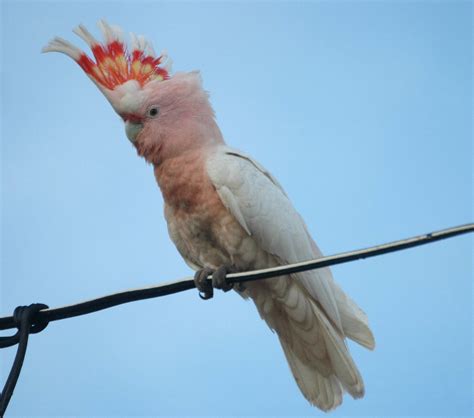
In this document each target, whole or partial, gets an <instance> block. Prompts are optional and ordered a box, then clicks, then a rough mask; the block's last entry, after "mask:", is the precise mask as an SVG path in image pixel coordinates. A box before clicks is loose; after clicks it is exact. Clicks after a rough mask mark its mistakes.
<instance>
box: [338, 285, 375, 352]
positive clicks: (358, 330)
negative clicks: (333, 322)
mask: <svg viewBox="0 0 474 418" xmlns="http://www.w3.org/2000/svg"><path fill="white" fill-rule="evenodd" d="M333 287H334V293H335V297H336V303H337V307H338V309H339V314H340V316H341V322H342V328H343V331H344V334H345V335H346V337H348V338H350V339H351V340H352V341H355V342H356V343H358V344H360V345H362V346H364V347H365V348H368V349H369V350H373V349H374V348H375V339H374V335H373V334H372V331H371V330H370V328H369V321H368V319H367V315H366V314H365V312H364V311H363V310H362V309H360V308H359V306H358V305H357V304H356V303H355V302H354V301H353V300H352V299H351V298H350V297H349V296H347V295H346V293H344V291H343V290H342V289H341V288H340V287H339V286H338V285H337V284H336V283H335V282H333Z"/></svg>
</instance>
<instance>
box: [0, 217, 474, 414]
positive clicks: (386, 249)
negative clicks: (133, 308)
mask: <svg viewBox="0 0 474 418" xmlns="http://www.w3.org/2000/svg"><path fill="white" fill-rule="evenodd" d="M471 232H474V223H471V224H466V225H460V226H456V227H452V228H448V229H443V230H440V231H436V232H431V233H428V234H424V235H419V236H415V237H411V238H407V239H403V240H400V241H393V242H390V243H387V244H381V245H377V246H374V247H369V248H364V249H361V250H355V251H349V252H345V253H340V254H336V255H332V256H328V257H321V258H318V259H315V260H308V261H302V262H299V263H295V264H289V265H284V266H278V267H272V268H267V269H262V270H253V271H249V272H244V273H232V274H228V275H227V276H226V279H227V281H228V282H229V283H243V282H248V281H253V280H262V279H269V278H272V277H277V276H282V275H286V274H291V273H298V272H302V271H307V270H314V269H318V268H322V267H329V266H334V265H336V264H343V263H348V262H351V261H355V260H360V259H365V258H370V257H375V256H378V255H382V254H387V253H391V252H395V251H401V250H405V249H408V248H412V247H417V246H420V245H425V244H430V243H433V242H435V241H440V240H443V239H447V238H451V237H455V236H457V235H462V234H467V233H471ZM208 280H210V277H209V278H208ZM192 288H195V284H194V279H192V278H185V279H182V280H177V281H173V282H168V283H162V284H160V285H156V286H150V287H144V288H139V289H132V290H126V291H123V292H118V293H113V294H110V295H106V296H102V297H99V298H96V299H90V300H87V301H84V302H80V303H76V304H73V305H67V306H62V307H59V308H48V307H47V306H46V305H43V304H33V305H30V306H27V307H18V308H16V309H15V312H14V314H13V315H12V316H6V317H3V318H0V330H6V329H14V328H17V329H18V331H17V333H16V334H14V335H12V336H9V337H0V348H6V347H10V346H12V345H16V344H18V349H17V354H16V357H15V360H14V364H13V366H12V369H11V371H10V374H9V376H8V378H7V382H6V384H5V387H4V390H3V391H2V393H1V396H0V415H1V416H2V417H3V414H4V412H5V410H6V408H7V406H8V403H9V401H10V398H11V395H12V394H13V390H14V388H15V384H16V382H17V380H18V376H19V374H20V371H21V366H22V364H23V359H24V357H25V353H26V346H27V343H28V336H29V334H33V333H37V332H40V331H42V330H43V329H44V328H46V326H47V325H48V324H49V323H50V322H52V321H59V320H62V319H66V318H73V317H75V316H81V315H86V314H90V313H93V312H97V311H101V310H104V309H108V308H111V307H113V306H117V305H122V304H124V303H129V302H134V301H138V300H143V299H150V298H156V297H160V296H166V295H171V294H173V293H178V292H183V291H185V290H189V289H192Z"/></svg>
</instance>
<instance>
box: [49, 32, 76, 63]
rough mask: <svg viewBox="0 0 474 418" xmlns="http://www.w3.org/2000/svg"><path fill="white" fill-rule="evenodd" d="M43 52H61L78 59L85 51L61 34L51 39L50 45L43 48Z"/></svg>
mask: <svg viewBox="0 0 474 418" xmlns="http://www.w3.org/2000/svg"><path fill="white" fill-rule="evenodd" d="M41 52H61V53H63V54H66V55H67V56H69V57H71V58H72V59H73V60H76V61H77V60H78V59H79V57H80V56H81V55H82V54H83V53H84V52H83V51H82V50H81V49H79V48H78V47H76V46H74V45H73V44H71V43H70V42H68V41H66V40H65V39H63V38H60V37H59V36H56V37H55V38H53V39H52V40H51V41H49V43H48V45H46V46H45V47H43V48H42V49H41Z"/></svg>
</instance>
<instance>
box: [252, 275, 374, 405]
mask: <svg viewBox="0 0 474 418" xmlns="http://www.w3.org/2000/svg"><path fill="white" fill-rule="evenodd" d="M290 283H291V282H290ZM289 287H290V288H291V289H287V292H285V294H286V296H285V298H284V299H283V300H278V299H274V304H273V308H272V309H271V310H268V309H264V307H262V306H260V307H259V304H258V303H256V304H257V308H258V310H259V311H260V314H261V316H262V318H263V319H265V321H266V322H267V323H268V325H269V326H270V328H272V329H274V330H275V331H276V333H277V334H278V337H279V339H280V343H281V345H282V347H283V351H284V353H285V356H286V359H287V361H288V364H289V366H290V369H291V371H292V373H293V376H294V378H295V380H296V383H297V384H298V387H299V388H300V390H301V392H302V393H303V395H304V396H305V397H306V399H307V400H308V401H309V402H310V403H311V404H313V405H316V406H317V407H319V408H320V409H322V410H324V411H329V410H331V409H334V408H336V407H337V406H338V405H340V404H341V402H342V395H343V392H344V390H345V391H347V392H348V393H350V394H351V396H352V397H353V398H360V397H362V396H363V395H364V383H363V380H362V377H361V375H360V373H359V370H358V369H357V366H356V365H355V363H354V361H353V359H352V357H351V355H350V353H349V351H348V348H347V346H346V343H345V339H344V337H345V336H347V337H349V338H351V339H353V340H354V341H357V342H358V343H360V344H362V345H364V346H365V347H367V348H373V346H374V340H373V336H372V333H371V332H370V329H369V327H368V325H367V318H366V316H365V314H364V313H363V312H362V311H361V310H360V309H359V308H358V307H357V305H356V304H355V303H354V302H353V301H352V300H350V299H349V298H348V297H347V296H346V295H345V294H344V292H343V291H342V290H341V289H339V288H337V289H335V294H336V302H337V303H338V308H339V311H340V316H341V323H342V326H343V332H341V331H340V330H338V329H337V328H336V327H335V326H334V325H333V323H332V322H331V321H330V320H329V319H328V317H327V315H326V314H325V313H324V311H323V310H322V308H321V307H320V306H319V304H318V303H317V302H315V301H314V300H313V299H312V298H311V297H310V296H309V295H308V294H307V293H306V292H304V291H303V290H302V289H301V288H300V287H299V286H297V285H296V284H295V283H294V282H293V283H291V284H289ZM256 302H257V301H256ZM339 305H340V306H339ZM262 308H263V309H262Z"/></svg>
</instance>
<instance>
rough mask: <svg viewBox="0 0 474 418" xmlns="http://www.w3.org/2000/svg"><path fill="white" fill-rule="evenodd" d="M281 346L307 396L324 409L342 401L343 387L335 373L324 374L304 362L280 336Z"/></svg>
mask: <svg viewBox="0 0 474 418" xmlns="http://www.w3.org/2000/svg"><path fill="white" fill-rule="evenodd" d="M280 342H281V346H282V347H283V351H284V353H285V356H286V360H287V361H288V365H289V366H290V369H291V372H292V373H293V376H294V378H295V381H296V383H297V385H298V387H299V388H300V390H301V392H302V393H303V395H304V396H305V398H306V399H307V400H308V401H309V402H310V403H311V404H312V405H315V406H317V407H318V408H321V409H322V410H323V411H330V410H331V409H334V408H336V407H337V406H338V405H340V404H341V403H342V394H343V391H342V387H341V385H340V383H339V382H338V380H337V379H336V377H335V376H334V375H330V376H327V377H326V376H323V375H322V374H321V373H320V372H319V371H318V370H316V369H315V368H313V367H311V366H308V365H307V364H305V363H303V362H302V361H301V360H300V359H299V358H298V356H296V355H295V353H294V352H293V351H292V349H291V348H290V347H289V346H288V344H287V342H286V341H285V340H283V339H282V338H280Z"/></svg>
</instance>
